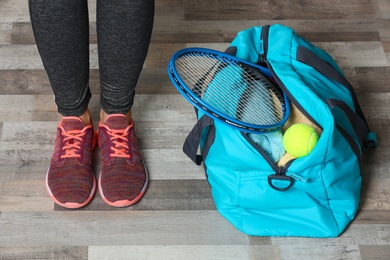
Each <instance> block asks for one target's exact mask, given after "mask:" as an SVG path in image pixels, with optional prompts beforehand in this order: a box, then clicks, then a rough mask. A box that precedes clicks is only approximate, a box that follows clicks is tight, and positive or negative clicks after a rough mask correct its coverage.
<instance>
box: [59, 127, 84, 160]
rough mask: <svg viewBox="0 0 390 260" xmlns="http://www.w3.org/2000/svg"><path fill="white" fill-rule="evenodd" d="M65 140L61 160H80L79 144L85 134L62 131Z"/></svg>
mask: <svg viewBox="0 0 390 260" xmlns="http://www.w3.org/2000/svg"><path fill="white" fill-rule="evenodd" d="M62 134H63V135H64V136H65V138H64V140H63V142H64V143H65V144H64V146H63V147H62V150H64V151H65V153H64V154H63V155H61V158H62V159H64V158H80V157H81V155H80V150H81V146H80V144H81V142H82V141H83V136H84V135H85V132H80V130H72V131H64V132H63V133H62Z"/></svg>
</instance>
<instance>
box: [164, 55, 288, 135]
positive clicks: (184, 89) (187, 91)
mask: <svg viewBox="0 0 390 260" xmlns="http://www.w3.org/2000/svg"><path fill="white" fill-rule="evenodd" d="M190 52H195V53H196V52H200V53H207V54H208V55H212V56H217V57H220V58H223V59H227V60H229V61H233V62H234V63H237V64H238V65H239V66H246V67H250V68H252V69H254V70H256V71H258V72H259V73H260V74H262V75H263V76H265V77H273V75H272V74H271V72H270V70H269V69H268V68H265V67H262V66H259V65H257V64H254V63H251V62H248V61H246V60H243V59H240V58H237V57H235V56H232V55H229V54H226V53H223V52H219V51H216V50H211V49H207V48H185V49H182V50H179V51H177V52H176V53H175V54H174V55H173V56H172V58H171V59H170V60H169V62H168V75H169V78H170V79H171V81H172V83H173V85H174V86H175V87H176V89H177V90H178V91H179V92H180V94H181V95H182V96H184V98H185V99H186V100H187V101H188V102H190V103H191V104H192V105H193V106H195V107H196V108H198V109H200V110H201V111H203V112H204V113H205V114H207V115H208V116H210V117H212V118H213V119H216V120H218V121H220V122H222V123H224V124H226V125H228V126H231V127H234V128H236V129H239V130H240V131H243V132H248V133H258V134H261V133H265V132H271V131H277V130H279V129H280V128H281V127H282V126H283V125H284V124H285V123H286V121H287V120H288V117H289V115H290V105H289V102H288V99H287V95H286V93H284V92H283V93H282V95H281V96H283V101H284V102H283V104H284V106H283V108H284V116H283V118H282V119H281V120H280V121H279V122H278V123H276V124H272V125H264V126H260V125H255V124H250V123H245V122H242V121H240V120H237V119H235V118H232V117H229V116H227V115H222V113H221V112H219V111H218V110H216V109H214V108H213V107H212V106H210V105H208V104H206V103H205V102H203V100H202V99H200V98H199V97H198V96H197V95H196V94H195V93H194V92H193V91H192V90H191V88H190V87H188V86H187V85H186V84H185V83H184V82H183V81H182V80H181V78H180V76H179V75H178V73H177V71H176V66H175V61H176V60H177V59H178V58H179V57H180V56H182V55H183V54H186V53H190ZM216 61H217V60H216ZM210 69H211V68H210ZM271 84H272V83H271ZM275 89H276V87H275ZM279 94H281V93H279Z"/></svg>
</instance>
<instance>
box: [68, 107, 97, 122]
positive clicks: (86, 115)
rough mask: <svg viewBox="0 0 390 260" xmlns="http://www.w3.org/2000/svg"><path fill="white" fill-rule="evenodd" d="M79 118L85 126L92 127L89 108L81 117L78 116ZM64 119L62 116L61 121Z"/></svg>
mask: <svg viewBox="0 0 390 260" xmlns="http://www.w3.org/2000/svg"><path fill="white" fill-rule="evenodd" d="M77 117H78V118H80V119H81V120H82V121H83V122H84V124H85V125H90V124H92V121H91V112H90V111H89V109H88V108H87V110H85V112H84V113H83V114H82V115H80V116H77ZM63 118H64V116H63V115H61V114H60V120H62V119H63Z"/></svg>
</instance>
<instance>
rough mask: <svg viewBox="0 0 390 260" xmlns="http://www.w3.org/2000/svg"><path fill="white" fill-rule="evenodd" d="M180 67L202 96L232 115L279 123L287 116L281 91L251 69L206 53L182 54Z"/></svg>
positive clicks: (188, 83)
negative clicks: (278, 91) (274, 89)
mask: <svg viewBox="0 0 390 260" xmlns="http://www.w3.org/2000/svg"><path fill="white" fill-rule="evenodd" d="M176 68H177V71H178V72H179V74H180V76H181V78H182V80H183V81H184V82H185V84H186V85H187V86H194V87H193V92H194V93H195V94H196V95H197V96H198V97H199V98H201V99H202V100H203V101H204V102H206V103H208V104H209V105H211V106H212V107H214V108H215V109H217V110H219V111H220V112H223V113H225V114H227V115H228V116H230V117H232V118H236V119H238V120H240V121H243V122H246V123H250V124H257V125H272V124H276V123H278V122H279V121H280V120H282V118H283V115H284V109H283V104H282V102H281V96H280V94H279V93H277V92H276V91H273V90H272V89H273V88H274V86H272V85H271V83H270V82H268V80H266V79H265V78H263V76H261V75H259V74H258V73H257V72H253V71H252V70H251V69H248V68H243V67H241V66H239V65H238V64H237V63H232V62H230V61H229V60H228V59H225V58H221V57H218V56H214V55H205V54H202V53H191V54H186V55H183V56H181V57H180V58H179V59H178V60H177V61H176ZM232 86H233V87H232ZM232 106H233V107H235V108H234V109H232Z"/></svg>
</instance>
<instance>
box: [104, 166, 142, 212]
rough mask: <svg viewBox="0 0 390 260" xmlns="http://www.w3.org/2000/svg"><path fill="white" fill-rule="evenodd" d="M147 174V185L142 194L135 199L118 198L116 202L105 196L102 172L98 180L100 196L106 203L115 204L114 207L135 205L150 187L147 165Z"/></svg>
mask: <svg viewBox="0 0 390 260" xmlns="http://www.w3.org/2000/svg"><path fill="white" fill-rule="evenodd" d="M145 174H146V180H145V185H144V187H143V188H142V190H141V192H140V194H139V195H138V196H137V197H136V198H135V199H133V200H117V201H115V202H112V201H109V200H107V199H106V197H105V196H104V193H103V189H102V186H101V176H102V175H101V174H100V176H99V181H98V185H99V194H100V197H101V198H102V199H103V201H104V202H105V203H106V204H108V205H110V206H113V207H117V208H123V207H128V206H131V205H134V204H135V203H137V202H138V201H139V200H140V199H141V198H142V197H143V196H144V194H145V192H146V190H147V189H148V186H149V174H148V170H147V169H146V167H145Z"/></svg>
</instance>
